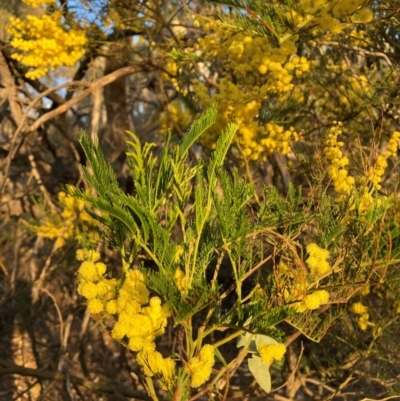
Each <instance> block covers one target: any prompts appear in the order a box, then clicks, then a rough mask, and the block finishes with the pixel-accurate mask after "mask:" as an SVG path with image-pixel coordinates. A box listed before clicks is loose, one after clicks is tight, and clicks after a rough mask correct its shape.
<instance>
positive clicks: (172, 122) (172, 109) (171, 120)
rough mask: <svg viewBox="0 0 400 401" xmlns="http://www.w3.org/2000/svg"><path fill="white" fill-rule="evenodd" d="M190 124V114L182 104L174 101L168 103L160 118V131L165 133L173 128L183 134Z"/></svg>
mask: <svg viewBox="0 0 400 401" xmlns="http://www.w3.org/2000/svg"><path fill="white" fill-rule="evenodd" d="M191 122H192V114H191V113H190V111H189V109H188V108H186V107H185V105H184V103H182V102H181V101H179V100H174V101H173V102H171V103H169V104H168V105H167V106H166V108H165V110H164V111H163V112H162V113H161V116H160V130H161V132H163V133H164V132H167V131H168V130H169V129H171V130H173V129H174V128H175V127H176V128H178V131H180V133H181V132H184V131H185V130H186V129H187V128H188V126H189V125H190V123H191Z"/></svg>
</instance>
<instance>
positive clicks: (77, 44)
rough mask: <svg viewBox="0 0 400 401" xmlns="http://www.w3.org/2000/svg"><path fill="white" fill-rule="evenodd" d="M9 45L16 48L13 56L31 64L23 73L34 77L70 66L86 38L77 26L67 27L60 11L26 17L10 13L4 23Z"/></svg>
mask: <svg viewBox="0 0 400 401" xmlns="http://www.w3.org/2000/svg"><path fill="white" fill-rule="evenodd" d="M7 31H8V33H9V34H10V35H11V37H12V39H11V42H10V44H11V46H13V47H14V48H15V49H17V50H19V52H18V53H14V54H13V55H12V58H14V59H15V60H18V61H19V62H20V63H21V64H22V65H24V66H26V67H31V68H32V70H30V71H28V72H27V73H26V76H27V77H28V78H31V79H37V78H40V77H41V76H43V75H45V74H47V72H48V71H50V70H54V69H55V68H57V67H60V66H73V65H75V64H76V63H77V61H78V60H79V59H80V58H81V57H82V56H83V55H84V53H85V46H86V44H87V38H86V35H85V32H84V31H83V30H82V29H80V28H79V27H76V28H71V27H67V26H65V25H64V23H63V15H62V12H55V13H53V14H51V15H48V14H44V15H42V16H40V17H37V16H34V15H28V16H27V17H26V20H22V19H20V18H15V17H11V18H10V23H9V25H8V26H7Z"/></svg>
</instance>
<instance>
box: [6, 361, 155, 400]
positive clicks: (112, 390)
mask: <svg viewBox="0 0 400 401" xmlns="http://www.w3.org/2000/svg"><path fill="white" fill-rule="evenodd" d="M5 375H20V376H31V377H36V378H38V379H41V380H56V381H62V382H65V380H66V377H65V374H64V373H62V372H54V371H46V370H42V369H31V368H25V367H23V366H19V365H15V364H12V363H8V362H6V361H4V360H2V359H0V377H1V376H5ZM69 377H70V381H71V383H73V384H76V385H79V386H82V387H84V388H86V389H88V390H91V391H95V392H99V393H106V394H121V395H123V396H125V397H132V398H136V399H139V400H144V401H151V399H150V398H149V397H148V396H147V394H145V393H143V392H141V391H137V390H132V389H130V388H127V387H124V386H122V385H121V384H119V383H115V384H101V383H94V382H92V381H90V380H87V379H83V378H81V377H78V376H74V375H70V376H69Z"/></svg>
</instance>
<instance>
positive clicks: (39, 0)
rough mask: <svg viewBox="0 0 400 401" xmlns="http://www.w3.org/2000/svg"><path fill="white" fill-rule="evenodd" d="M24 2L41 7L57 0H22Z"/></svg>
mask: <svg viewBox="0 0 400 401" xmlns="http://www.w3.org/2000/svg"><path fill="white" fill-rule="evenodd" d="M22 2H23V3H25V4H27V5H28V6H32V7H40V6H42V5H44V4H45V5H49V4H53V3H55V2H56V1H55V0H22Z"/></svg>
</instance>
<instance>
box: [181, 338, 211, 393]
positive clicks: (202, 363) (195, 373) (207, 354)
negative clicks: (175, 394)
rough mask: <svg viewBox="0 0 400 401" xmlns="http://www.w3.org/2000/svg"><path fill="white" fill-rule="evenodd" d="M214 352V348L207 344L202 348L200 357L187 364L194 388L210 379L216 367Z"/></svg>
mask: <svg viewBox="0 0 400 401" xmlns="http://www.w3.org/2000/svg"><path fill="white" fill-rule="evenodd" d="M214 352H215V351H214V347H213V346H212V345H210V344H206V345H204V346H203V347H202V348H201V350H200V352H199V355H198V356H195V357H193V358H191V359H190V360H189V362H188V363H187V364H186V370H187V371H188V372H189V374H190V376H191V386H192V387H193V388H197V387H200V386H201V385H202V384H204V383H205V382H206V381H207V380H208V379H209V378H210V375H211V370H212V367H213V366H214Z"/></svg>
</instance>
